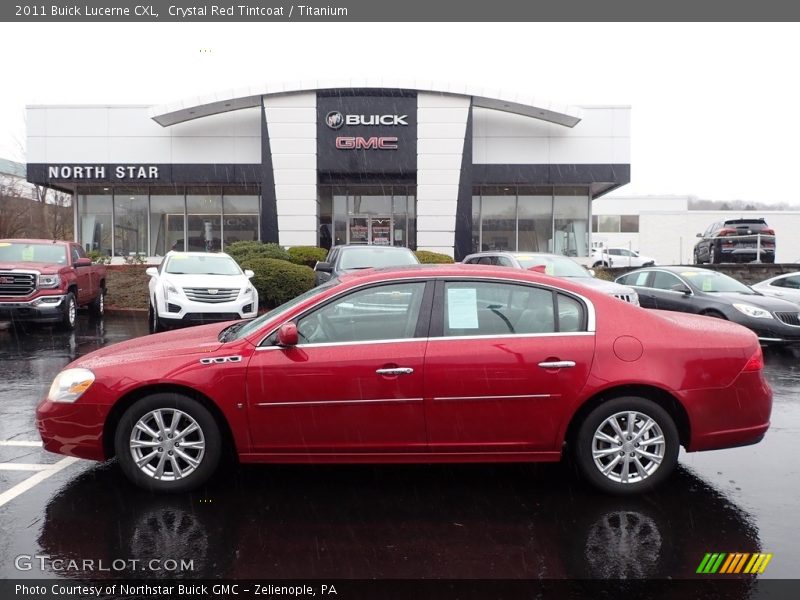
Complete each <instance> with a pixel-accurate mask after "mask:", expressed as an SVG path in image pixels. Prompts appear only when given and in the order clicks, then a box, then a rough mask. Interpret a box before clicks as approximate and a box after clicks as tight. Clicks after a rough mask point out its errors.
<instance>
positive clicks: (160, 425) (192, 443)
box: [114, 393, 222, 492]
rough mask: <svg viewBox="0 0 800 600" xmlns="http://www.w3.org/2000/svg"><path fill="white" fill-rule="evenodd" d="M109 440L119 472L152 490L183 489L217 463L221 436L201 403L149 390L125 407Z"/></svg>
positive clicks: (197, 483)
mask: <svg viewBox="0 0 800 600" xmlns="http://www.w3.org/2000/svg"><path fill="white" fill-rule="evenodd" d="M114 445H115V449H116V453H117V459H118V460H119V464H120V467H121V468H122V471H123V473H125V475H126V476H127V477H128V479H130V480H131V481H132V482H133V483H135V484H136V485H138V486H139V487H142V488H144V489H147V490H151V491H157V492H187V491H189V490H193V489H195V488H197V487H198V486H200V485H202V484H203V483H205V482H206V481H207V480H208V479H209V477H211V475H213V473H214V471H215V470H216V468H217V465H218V464H219V460H220V455H221V446H222V438H221V436H220V431H219V426H218V425H217V422H216V421H215V420H214V417H213V416H212V415H211V413H210V412H209V411H208V409H206V408H205V407H204V406H203V405H202V404H200V403H199V402H197V401H196V400H193V399H191V398H188V397H186V396H183V395H181V394H167V393H164V394H153V395H152V396H147V397H145V398H143V399H141V400H139V401H138V402H136V403H135V404H134V405H133V406H131V407H130V408H128V410H126V411H125V413H124V414H123V416H122V419H121V420H120V422H119V426H118V427H117V431H116V434H115V438H114Z"/></svg>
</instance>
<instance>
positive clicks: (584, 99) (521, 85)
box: [0, 23, 800, 203]
mask: <svg viewBox="0 0 800 600" xmlns="http://www.w3.org/2000/svg"><path fill="white" fill-rule="evenodd" d="M201 50H204V51H203V52H201ZM0 52H1V53H2V54H0V56H3V67H2V68H3V71H4V77H3V85H2V92H0V157H6V158H11V159H14V160H20V161H22V162H24V161H25V155H24V144H25V123H24V115H25V105H26V104H70V103H72V104H76V103H80V104H141V103H146V104H163V103H166V102H169V101H172V100H179V99H182V98H185V97H192V96H197V95H199V94H206V93H210V92H214V91H217V90H225V89H230V88H238V87H244V86H248V85H253V84H261V83H263V82H283V81H297V80H308V79H311V80H315V79H331V78H351V77H381V76H388V77H392V78H401V79H428V80H433V81H437V82H450V81H452V82H456V83H467V84H471V85H476V86H483V87H486V88H491V89H500V90H503V91H508V92H511V93H514V92H520V93H526V94H533V95H536V96H537V97H539V98H546V99H550V100H553V101H557V102H562V103H565V104H576V105H580V104H624V105H630V106H632V108H633V113H632V152H633V156H632V181H631V183H630V184H629V185H627V186H625V187H623V188H621V189H620V190H619V191H618V192H617V194H634V193H636V194H639V193H641V194H693V195H697V196H700V197H702V198H709V199H715V200H732V199H743V200H747V201H756V202H767V203H774V202H781V201H786V202H790V203H798V202H800V197H799V196H800V192H798V191H797V187H798V186H797V185H796V184H795V183H794V182H793V181H792V178H793V175H794V174H795V172H796V171H797V161H798V158H800V152H798V144H800V119H798V118H797V116H796V113H797V111H798V107H800V83H799V82H800V69H799V68H798V65H797V60H798V58H799V57H800V25H798V24H744V25H740V24H688V25H682V24H639V23H634V24H602V23H598V24H591V23H590V24H528V23H522V24H485V23H480V24H414V23H411V24H409V23H388V24H387V23H357V24H345V25H341V24H337V25H333V24H313V23H306V24H302V23H279V24H222V23H213V24H183V23H158V24H85V25H84V24H77V25H76V24H53V23H46V24H43V23H23V24H19V23H15V24H10V23H0Z"/></svg>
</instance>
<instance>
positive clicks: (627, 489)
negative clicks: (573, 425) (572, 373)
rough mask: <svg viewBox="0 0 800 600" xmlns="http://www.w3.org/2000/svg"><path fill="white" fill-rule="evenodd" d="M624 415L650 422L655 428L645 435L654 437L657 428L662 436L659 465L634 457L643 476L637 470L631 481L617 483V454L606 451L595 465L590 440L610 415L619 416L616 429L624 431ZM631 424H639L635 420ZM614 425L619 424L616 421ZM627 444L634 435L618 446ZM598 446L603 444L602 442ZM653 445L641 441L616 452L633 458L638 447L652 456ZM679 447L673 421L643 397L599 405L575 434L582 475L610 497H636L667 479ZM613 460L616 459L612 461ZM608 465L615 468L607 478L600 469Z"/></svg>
mask: <svg viewBox="0 0 800 600" xmlns="http://www.w3.org/2000/svg"><path fill="white" fill-rule="evenodd" d="M628 412H635V413H638V415H639V416H640V417H642V418H648V419H651V420H652V421H654V422H655V425H654V426H653V427H652V428H650V429H649V431H648V433H647V434H646V435H648V436H651V435H654V434H655V433H656V432H657V429H660V430H661V435H663V438H664V444H663V451H662V454H661V462H660V463H658V464H657V463H655V461H651V460H649V459H647V458H646V457H642V456H641V455H639V456H636V457H635V458H636V461H637V462H638V463H639V464H640V465H642V467H643V469H644V471H645V473H646V475H645V476H644V477H642V476H640V475H639V473H638V472H637V470H636V469H634V475H633V481H628V482H623V481H621V480H622V479H623V478H624V468H625V467H624V466H622V464H621V463H622V460H620V459H619V455H618V454H617V452H613V453H612V452H609V453H607V455H606V456H603V457H601V458H599V459H598V460H599V461H600V462H601V465H597V464H596V463H595V460H594V458H593V441H594V436H595V433H596V432H598V431H600V430H601V429H602V430H603V431H602V432H605V429H606V427H607V419H610V418H611V417H612V416H614V415H619V418H620V419H622V423H620V426H621V427H622V428H623V431H625V430H626V429H627V413H628ZM635 421H636V422H639V419H636V420H635ZM617 422H618V423H619V421H617ZM634 434H635V430H634ZM615 438H619V435H616V434H615ZM651 439H654V438H651ZM629 441H630V442H634V443H635V441H636V437H635V435H634V437H633V439H632V440H622V443H625V444H627V443H628V442H629ZM600 443H601V444H605V442H600ZM655 446H656V444H655V443H654V444H648V443H647V439H645V442H644V444H643V445H642V446H631V447H630V448H625V449H624V450H623V446H621V445H620V452H623V454H622V456H624V454H625V453H628V454H629V456H634V455H635V453H638V452H640V451H642V450H641V448H642V447H644V449H645V450H644V451H648V450H649V451H650V453H656V452H658V448H656V447H655ZM679 447H680V438H679V436H678V429H677V427H675V422H674V421H673V420H672V418H671V417H670V416H669V414H667V412H666V411H665V410H664V409H663V408H661V407H660V406H659V405H658V404H656V403H655V402H653V401H652V400H648V399H647V398H641V397H638V396H626V397H621V398H614V399H612V400H608V401H606V402H603V403H602V404H601V405H600V406H598V407H597V408H595V409H594V410H593V411H592V412H590V413H589V415H588V416H587V417H586V418H585V419H584V420H583V423H581V426H580V428H579V429H578V433H577V439H576V444H575V460H576V463H577V465H578V468H579V469H580V471H581V473H582V474H583V476H584V477H585V478H586V479H587V480H588V481H589V482H590V483H591V484H592V485H593V486H595V487H596V488H598V489H600V490H602V491H604V492H608V493H612V494H637V493H640V492H643V491H646V490H650V489H652V488H654V487H656V486H657V485H658V484H660V483H662V482H663V481H664V480H665V479H666V478H667V477H669V475H670V473H672V471H673V470H674V469H675V465H676V464H677V462H678V451H679V449H680V448H679ZM613 448H614V447H613V446H611V444H608V445H607V447H603V448H599V449H600V450H605V449H607V450H612V449H613ZM629 451H630V452H629ZM626 458H627V457H626ZM615 459H617V460H616V461H615ZM605 460H608V462H603V461H605ZM623 460H624V459H623ZM611 462H614V465H615V466H613V467H612V469H611V471H610V475H608V476H607V475H604V474H603V473H602V472H601V470H600V467H601V466H604V467H607V466H608V464H610V463H611ZM617 464H620V472H619V474H617V468H616V465H617ZM623 464H624V463H623ZM628 468H629V469H630V468H632V467H631V466H629V467H628ZM648 469H649V471H648ZM615 477H618V478H619V479H620V481H615V480H614V478H615Z"/></svg>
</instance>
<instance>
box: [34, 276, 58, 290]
mask: <svg viewBox="0 0 800 600" xmlns="http://www.w3.org/2000/svg"><path fill="white" fill-rule="evenodd" d="M36 285H37V286H38V287H40V288H46V289H47V288H57V287H58V286H59V285H61V277H59V276H58V275H39V277H37V279H36Z"/></svg>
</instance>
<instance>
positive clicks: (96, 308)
mask: <svg viewBox="0 0 800 600" xmlns="http://www.w3.org/2000/svg"><path fill="white" fill-rule="evenodd" d="M105 312H106V290H105V288H100V291H99V292H98V294H97V297H96V298H95V299H94V300H92V303H91V304H90V305H89V313H90V314H91V315H92V316H93V317H102V316H103V314H105Z"/></svg>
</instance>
